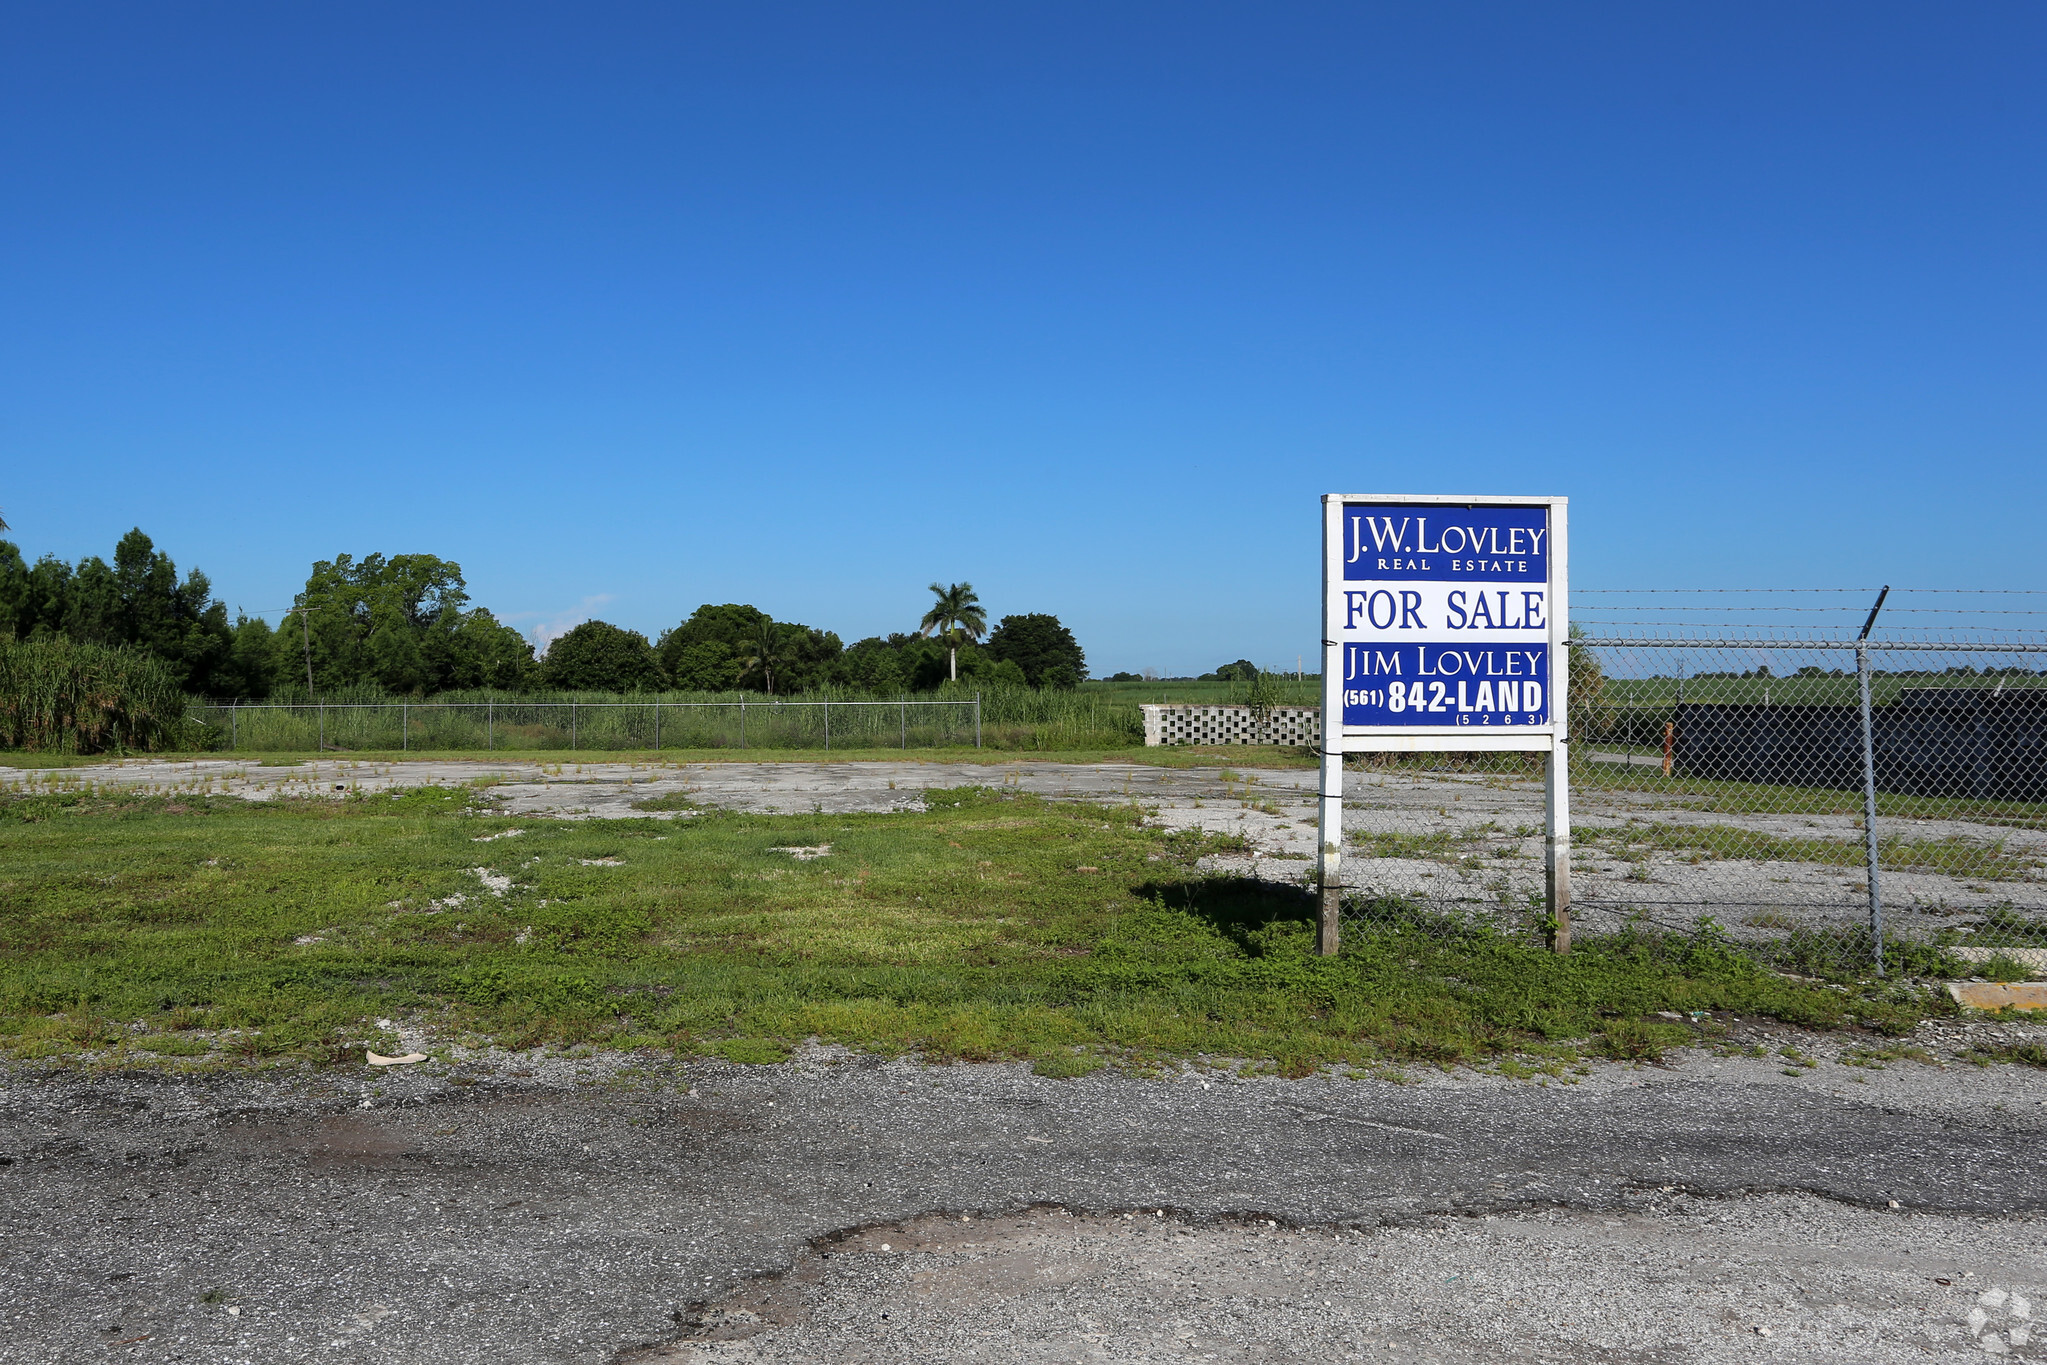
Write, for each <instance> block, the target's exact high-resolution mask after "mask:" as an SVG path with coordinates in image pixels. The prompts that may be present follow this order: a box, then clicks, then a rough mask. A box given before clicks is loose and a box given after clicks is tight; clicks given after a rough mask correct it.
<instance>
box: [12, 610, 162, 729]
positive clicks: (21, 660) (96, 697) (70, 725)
mask: <svg viewBox="0 0 2047 1365" xmlns="http://www.w3.org/2000/svg"><path fill="white" fill-rule="evenodd" d="M187 703H188V698H187V697H186V696H185V693H184V690H183V689H182V688H180V687H179V686H178V684H177V681H176V679H175V678H174V676H173V675H172V673H171V671H170V669H169V668H167V667H166V666H165V665H164V664H163V663H162V662H161V661H160V660H158V659H156V658H153V657H152V656H150V655H148V654H144V653H141V652H139V651H135V650H130V649H108V648H105V647H103V646H100V645H82V644H74V643H73V642H71V641H69V640H61V639H60V640H35V641H30V642H27V643H7V644H0V747H5V748H9V749H29V750H36V751H41V752H45V753H65V754H98V753H106V752H109V751H119V750H124V749H145V750H146V749H172V748H179V747H184V746H185V745H187V744H189V743H190V742H191V737H190V735H189V734H188V733H187V732H188V731H189V730H190V729H191V726H190V725H189V724H188V722H187V721H186V719H185V708H186V706H187Z"/></svg>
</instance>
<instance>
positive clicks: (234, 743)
mask: <svg viewBox="0 0 2047 1365" xmlns="http://www.w3.org/2000/svg"><path fill="white" fill-rule="evenodd" d="M227 747H228V752H229V753H233V752H234V751H235V750H237V749H239V748H241V747H242V706H241V703H240V702H232V701H231V702H229V703H228V704H227Z"/></svg>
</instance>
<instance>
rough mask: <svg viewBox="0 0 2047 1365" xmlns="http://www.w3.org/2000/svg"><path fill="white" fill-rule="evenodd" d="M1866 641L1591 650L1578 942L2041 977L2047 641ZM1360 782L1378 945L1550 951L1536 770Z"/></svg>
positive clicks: (1579, 757) (1577, 800) (1820, 965)
mask: <svg viewBox="0 0 2047 1365" xmlns="http://www.w3.org/2000/svg"><path fill="white" fill-rule="evenodd" d="M1864 630H1865V631H1867V630H1868V626H1867V625H1865V627H1864ZM1846 634H1847V636H1848V638H1795V637H1793V636H1790V635H1788V634H1786V633H1772V634H1768V635H1764V634H1761V633H1757V634H1753V635H1749V636H1740V635H1732V634H1721V635H1716V636H1714V637H1711V638H1708V637H1697V636H1694V637H1675V636H1668V635H1662V636H1656V635H1640V634H1634V635H1621V634H1612V635H1601V636H1580V637H1578V638H1575V639H1574V640H1573V641H1572V666H1571V678H1570V692H1569V701H1568V704H1569V707H1570V712H1569V719H1570V735H1571V745H1570V748H1571V759H1570V762H1571V792H1572V796H1571V801H1572V843H1573V856H1572V886H1573V905H1572V916H1573V921H1574V925H1575V926H1576V928H1577V930H1578V932H1580V933H1581V934H1585V933H1592V934H1597V933H1602V932H1608V933H1610V932H1615V931H1619V930H1623V929H1626V928H1628V927H1630V926H1633V927H1637V928H1644V929H1649V930H1664V931H1676V932H1696V931H1697V930H1698V929H1699V927H1700V925H1701V921H1705V920H1710V921H1711V922H1712V926H1713V927H1714V929H1715V930H1716V931H1717V932H1719V933H1721V934H1723V935H1725V937H1726V939H1727V940H1728V941H1730V942H1732V943H1733V944H1735V945H1737V946H1739V947H1741V948H1742V949H1744V950H1746V951H1748V952H1750V953H1753V954H1755V955H1757V956H1760V957H1762V958H1764V959H1765V960H1768V961H1770V962H1772V963H1773V964H1775V965H1778V966H1781V967H1784V968H1786V969H1789V970H1793V971H1803V972H1807V973H1811V974H1832V973H1842V972H1848V973H1855V972H1874V973H1889V974H1899V973H1903V974H1908V975H1917V974H1921V973H1931V972H1952V971H1954V970H1956V969H1957V968H1958V967H1959V968H1961V969H1965V970H1978V971H1985V972H1990V973H1993V974H2000V973H2001V974H2005V975H2010V974H2014V973H2015V972H2016V971H2017V970H2019V969H2028V968H2029V969H2032V974H2035V975H2039V974H2047V972H2043V969H2047V672H2043V669H2047V660H2043V658H2042V656H2043V655H2047V641H2042V640H2040V639H2039V638H2038V637H2037V636H2036V637H2034V638H2032V639H2013V638H2004V639H1989V640H1984V639H1963V638H1956V637H1949V638H1935V639H1926V638H1920V639H1910V640H1895V639H1879V638H1875V637H1874V636H1873V635H1870V634H1864V635H1861V636H1856V635H1855V634H1854V632H1853V628H1852V627H1850V629H1849V631H1848V632H1846ZM1348 785H1349V793H1350V796H1349V802H1350V810H1349V812H1348V813H1347V819H1346V840H1347V842H1349V843H1350V844H1352V845H1353V846H1354V852H1355V853H1358V854H1363V855H1365V856H1364V857H1362V858H1358V859H1356V860H1355V861H1353V862H1351V863H1349V864H1348V867H1349V869H1350V874H1349V875H1348V876H1347V877H1346V882H1347V884H1348V891H1349V903H1350V905H1351V909H1350V911H1349V913H1350V915H1351V916H1352V917H1355V918H1357V919H1359V920H1361V921H1363V923H1362V924H1361V926H1360V927H1363V928H1367V929H1369V927H1370V926H1371V924H1372V923H1374V922H1378V923H1382V924H1384V923H1393V922H1395V921H1400V922H1407V923H1411V922H1413V918H1414V916H1415V914H1416V912H1417V910H1418V909H1419V910H1420V911H1421V912H1422V913H1423V914H1424V915H1426V916H1427V917H1429V918H1430V919H1431V922H1434V923H1438V924H1444V925H1448V924H1455V923H1460V922H1473V921H1483V922H1486V923H1489V924H1492V925H1494V926H1497V927H1504V928H1513V929H1516V930H1519V931H1523V932H1534V931H1535V926H1538V925H1539V924H1540V922H1541V920H1542V918H1543V916H1544V913H1545V906H1544V901H1543V886H1542V860H1541V854H1542V840H1541V838H1540V833H1541V826H1542V783H1541V771H1540V767H1539V763H1538V762H1537V761H1535V760H1532V759H1528V758H1525V757H1524V756H1521V755H1498V756H1493V755H1449V754H1435V755H1417V756H1383V757H1382V756H1376V755H1375V756H1372V757H1371V758H1370V759H1368V760H1366V761H1364V762H1362V763H1360V764H1359V771H1358V774H1357V775H1356V776H1355V777H1353V778H1352V779H1351V780H1350V782H1349V784H1348ZM1372 855H1376V856H1372Z"/></svg>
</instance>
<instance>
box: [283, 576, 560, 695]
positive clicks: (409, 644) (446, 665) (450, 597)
mask: <svg viewBox="0 0 2047 1365" xmlns="http://www.w3.org/2000/svg"><path fill="white" fill-rule="evenodd" d="M308 650H310V653H311V656H312V671H313V684H312V685H313V688H314V690H316V691H327V690H329V689H332V688H336V687H370V688H377V689H381V690H383V691H387V692H400V693H404V692H410V693H414V694H423V693H429V692H439V691H445V690H447V689H449V688H451V687H502V688H519V687H524V686H527V685H529V684H530V683H531V681H532V678H533V674H534V671H535V669H534V663H533V650H532V646H531V645H530V644H528V643H527V642H526V639H525V637H524V636H522V635H520V634H519V632H517V631H516V630H513V629H512V628H511V627H509V626H507V625H504V624H503V623H502V622H500V621H499V620H498V619H497V618H496V617H495V616H492V615H491V614H490V613H489V612H487V611H485V610H483V609H482V608H480V607H479V608H471V607H470V606H469V592H468V588H467V585H466V584H465V583H464V581H463V578H462V566H461V565H459V564H456V563H455V562H453V561H452V560H446V559H441V558H439V557H437V556H434V555H423V554H408V555H392V556H389V557H388V558H387V557H386V556H384V555H382V554H371V555H365V556H363V558H361V559H356V558H354V557H353V556H351V555H345V554H344V555H336V556H335V557H334V558H333V559H331V560H321V561H320V562H319V563H317V564H315V565H313V571H312V574H311V575H310V576H309V577H308V578H307V580H306V590H305V592H304V593H303V594H301V596H300V606H299V607H298V608H295V609H294V610H293V612H292V614H291V615H290V616H289V617H287V618H286V619H285V621H284V623H283V625H282V626H281V627H280V628H279V629H278V630H277V632H276V633H275V635H274V636H273V637H272V641H271V674H272V676H273V677H274V678H275V679H276V680H277V683H278V685H279V686H280V687H283V688H284V689H285V690H287V691H290V692H296V691H297V690H298V686H299V684H300V682H301V681H302V680H303V679H304V678H305V676H306V663H305V656H306V653H307V652H308Z"/></svg>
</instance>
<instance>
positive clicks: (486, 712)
mask: <svg viewBox="0 0 2047 1365" xmlns="http://www.w3.org/2000/svg"><path fill="white" fill-rule="evenodd" d="M497 747H498V699H497V698H496V697H485V698H484V699H483V748H484V752H485V753H494V752H496V750H497Z"/></svg>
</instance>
